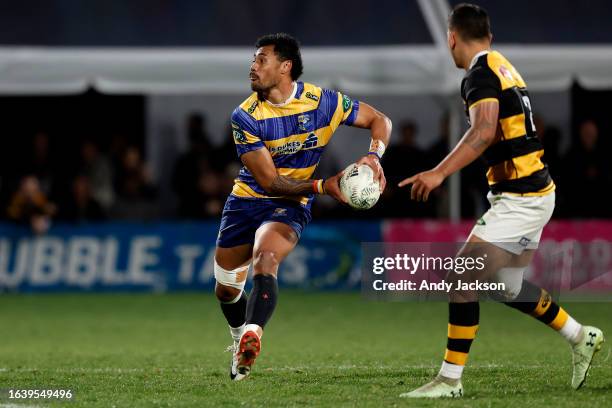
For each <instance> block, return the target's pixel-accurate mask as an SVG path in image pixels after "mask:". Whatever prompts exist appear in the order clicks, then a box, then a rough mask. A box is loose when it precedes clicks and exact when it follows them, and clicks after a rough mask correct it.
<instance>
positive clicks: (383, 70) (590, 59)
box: [0, 0, 612, 219]
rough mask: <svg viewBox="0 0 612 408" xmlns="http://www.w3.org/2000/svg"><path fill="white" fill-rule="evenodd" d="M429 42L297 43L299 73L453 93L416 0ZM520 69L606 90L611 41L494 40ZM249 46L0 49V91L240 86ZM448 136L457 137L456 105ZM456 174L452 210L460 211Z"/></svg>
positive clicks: (433, 14) (442, 37)
mask: <svg viewBox="0 0 612 408" xmlns="http://www.w3.org/2000/svg"><path fill="white" fill-rule="evenodd" d="M418 3H419V5H420V7H421V11H422V12H423V16H424V18H425V21H426V23H427V26H428V28H429V30H430V32H431V34H432V38H433V39H434V43H433V44H431V45H419V46H381V47H356V48H353V47H351V48H335V47H324V48H304V49H303V51H302V52H303V58H304V60H305V61H306V62H307V65H308V70H307V72H306V74H305V79H306V80H308V81H310V82H314V83H317V84H319V85H322V86H326V85H328V86H331V85H333V86H336V87H338V88H340V89H343V90H344V91H347V92H353V93H358V94H361V95H367V94H379V95H380V94H383V95H385V94H395V95H397V94H402V95H403V94H438V95H441V96H444V95H449V96H450V95H453V94H456V92H457V90H458V83H459V81H460V78H461V75H462V73H461V72H460V71H459V70H457V69H455V67H454V66H452V64H451V62H450V58H449V56H448V51H447V49H446V16H447V15H448V13H449V10H450V8H449V5H448V3H447V2H446V0H432V1H429V0H418ZM496 49H498V50H500V51H501V52H502V53H503V54H504V55H506V56H507V57H508V58H509V59H510V60H511V61H513V64H514V65H516V66H517V67H520V71H521V74H522V75H523V77H524V78H525V79H526V80H527V82H528V84H529V87H530V89H531V90H532V91H560V90H567V89H569V87H570V86H571V84H572V82H573V81H574V80H576V81H578V83H579V84H580V85H582V86H583V87H585V88H588V89H602V88H612V46H605V45H604V46H596V45H583V46H577V45H574V46H549V45H529V46H524V45H510V44H503V45H499V46H496ZM252 52H253V50H252V48H242V47H241V48H170V49H168V48H158V49H154V48H35V47H34V48H33V47H4V48H0V94H5V95H9V94H10V95H28V94H36V95H41V94H55V95H57V94H76V93H81V92H84V91H85V90H87V89H88V88H94V89H96V90H97V91H99V92H102V93H109V94H122V93H130V94H134V93H141V94H149V95H154V94H206V93H244V84H245V79H246V75H247V73H248V66H249V63H250V61H249V59H248V58H245V55H249V54H250V53H252ZM449 105H451V106H452V105H454V107H453V109H452V110H451V111H452V112H453V113H454V115H453V119H454V120H452V121H451V123H452V124H453V129H454V130H455V131H454V132H452V134H453V136H454V137H455V138H457V137H458V136H459V130H458V129H459V115H460V113H459V112H458V107H457V106H456V104H455V103H453V104H449ZM458 182H459V181H458V179H457V178H455V179H454V180H453V181H451V196H452V197H453V199H452V200H451V202H452V203H453V204H452V205H451V215H452V217H453V218H455V219H457V218H458V217H459V204H458V203H459V199H458V194H459V186H458Z"/></svg>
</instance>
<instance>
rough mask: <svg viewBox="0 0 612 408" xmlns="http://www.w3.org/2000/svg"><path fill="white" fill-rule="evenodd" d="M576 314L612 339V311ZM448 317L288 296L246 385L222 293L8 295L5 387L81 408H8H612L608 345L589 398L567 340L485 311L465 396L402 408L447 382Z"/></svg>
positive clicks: (356, 299) (3, 322) (410, 306)
mask: <svg viewBox="0 0 612 408" xmlns="http://www.w3.org/2000/svg"><path fill="white" fill-rule="evenodd" d="M566 306H567V309H568V310H569V312H570V313H572V314H573V315H574V316H575V317H576V318H577V319H578V320H579V321H583V322H588V323H590V324H594V325H598V326H599V327H601V328H602V329H603V330H604V332H606V334H607V335H608V336H611V335H612V318H611V316H612V303H598V304H586V303H574V304H569V305H566ZM446 308H447V307H446V304H444V303H372V302H367V301H365V300H363V299H362V298H361V297H360V296H359V295H358V294H314V293H313V294H309V293H299V292H290V291H283V292H281V297H280V300H279V306H278V308H277V311H276V314H275V316H274V317H273V319H272V321H271V323H270V324H269V325H268V329H267V330H266V333H265V335H264V337H263V349H262V354H261V355H260V357H259V359H258V361H257V363H256V365H255V367H254V371H253V374H252V375H251V377H250V378H249V379H247V380H246V381H243V382H240V383H232V382H230V381H229V377H228V373H227V372H228V362H229V358H230V355H229V353H224V352H223V350H224V349H225V347H226V346H227V345H229V344H230V338H229V333H228V331H227V327H226V324H225V321H224V320H223V317H222V315H221V313H220V310H219V307H218V305H217V303H216V302H215V300H214V299H213V297H212V296H210V295H209V294H173V295H1V296H0V339H1V341H0V388H3V389H6V388H21V389H23V388H38V389H40V388H45V389H48V388H56V389H67V388H68V389H71V390H73V393H74V395H75V397H74V400H73V401H71V402H66V401H63V402H57V401H55V402H49V401H42V400H27V401H15V400H10V401H9V400H7V399H6V398H4V399H2V400H0V407H9V406H11V407H12V406H15V405H21V404H23V405H26V406H48V405H53V406H61V407H112V406H116V407H192V406H193V407H206V406H225V407H237V406H265V407H270V406H281V407H286V406H333V407H336V406H351V407H357V406H359V407H361V406H372V407H380V406H398V407H399V406H424V407H434V406H435V407H438V406H440V407H447V406H452V407H491V406H520V407H522V408H527V407H538V408H539V407H542V406H556V407H575V406H583V407H604V406H612V358H610V346H609V345H608V343H607V344H605V345H604V348H603V350H602V352H601V353H600V354H599V355H598V356H597V357H598V358H597V359H596V360H595V363H594V365H593V367H592V369H591V374H590V376H589V379H588V381H587V383H586V386H585V387H584V388H583V389H581V390H580V391H577V392H576V391H572V390H571V389H570V388H569V383H570V375H571V366H570V360H571V357H570V352H569V347H568V346H567V345H566V343H565V342H564V340H563V339H562V338H561V337H560V336H559V335H558V334H556V333H554V332H553V331H552V330H551V329H549V328H548V327H546V326H544V325H542V324H541V323H539V322H537V321H535V320H533V319H531V318H528V317H526V316H524V315H521V314H520V313H518V312H516V311H514V310H511V309H509V308H506V307H504V306H501V305H496V304H491V303H486V304H483V306H482V308H481V310H482V311H481V319H480V325H481V326H480V327H481V328H480V332H479V334H478V337H477V338H476V341H475V342H474V345H473V347H472V352H471V354H470V361H469V364H468V367H467V368H466V371H465V376H464V381H463V385H464V389H465V397H464V398H463V399H461V400H444V401H439V400H438V401H427V400H418V401H406V400H403V399H399V398H398V395H399V394H400V393H401V392H404V391H407V390H410V389H412V388H414V387H416V386H419V385H421V384H422V383H423V382H425V381H427V380H429V379H430V378H431V377H432V376H433V375H434V374H435V373H436V372H437V370H438V368H439V364H440V359H441V357H442V355H443V352H444V347H445V342H446ZM13 404H15V405H13Z"/></svg>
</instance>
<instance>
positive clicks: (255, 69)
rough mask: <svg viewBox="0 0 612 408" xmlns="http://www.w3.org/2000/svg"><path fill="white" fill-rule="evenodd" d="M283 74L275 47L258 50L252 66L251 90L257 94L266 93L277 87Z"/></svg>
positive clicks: (270, 46)
mask: <svg viewBox="0 0 612 408" xmlns="http://www.w3.org/2000/svg"><path fill="white" fill-rule="evenodd" d="M280 74H281V62H280V61H279V60H278V57H277V55H276V54H275V53H274V45H266V46H265V47H261V48H258V49H257V51H256V52H255V56H254V58H253V63H252V64H251V71H250V73H249V78H250V79H251V89H252V90H253V91H255V92H265V91H267V90H269V89H271V88H273V87H275V86H276V85H277V84H278V82H279V80H280Z"/></svg>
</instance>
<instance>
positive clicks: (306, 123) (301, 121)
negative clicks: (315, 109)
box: [297, 114, 312, 132]
mask: <svg viewBox="0 0 612 408" xmlns="http://www.w3.org/2000/svg"><path fill="white" fill-rule="evenodd" d="M297 120H298V128H299V129H300V130H301V131H302V132H308V131H310V130H312V118H311V117H310V115H307V114H301V115H300V116H298V118H297Z"/></svg>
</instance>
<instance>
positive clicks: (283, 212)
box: [272, 208, 287, 217]
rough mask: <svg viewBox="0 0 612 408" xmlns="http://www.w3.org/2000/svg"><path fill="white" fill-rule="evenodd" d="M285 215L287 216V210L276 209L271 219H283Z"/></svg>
mask: <svg viewBox="0 0 612 408" xmlns="http://www.w3.org/2000/svg"><path fill="white" fill-rule="evenodd" d="M285 215H287V209H286V208H277V209H275V210H274V212H273V213H272V216H273V217H283V216H285Z"/></svg>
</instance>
